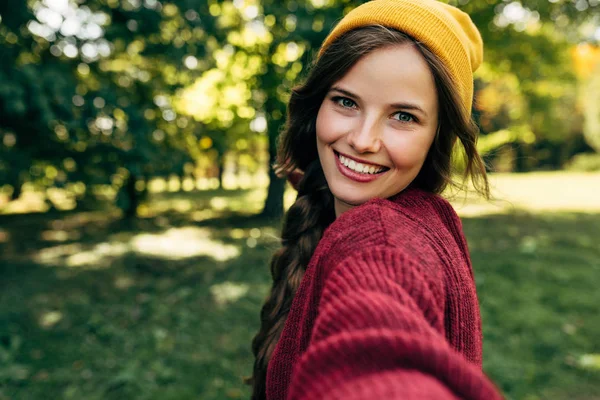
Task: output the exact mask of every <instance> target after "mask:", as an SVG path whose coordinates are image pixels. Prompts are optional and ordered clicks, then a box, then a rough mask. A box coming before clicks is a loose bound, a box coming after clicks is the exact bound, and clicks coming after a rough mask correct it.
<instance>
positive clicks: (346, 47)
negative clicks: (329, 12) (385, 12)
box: [246, 25, 489, 400]
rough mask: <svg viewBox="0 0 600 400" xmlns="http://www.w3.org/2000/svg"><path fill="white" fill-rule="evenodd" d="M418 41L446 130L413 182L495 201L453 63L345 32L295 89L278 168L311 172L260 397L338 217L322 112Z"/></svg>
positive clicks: (269, 335)
mask: <svg viewBox="0 0 600 400" xmlns="http://www.w3.org/2000/svg"><path fill="white" fill-rule="evenodd" d="M407 43H410V44H413V45H414V46H416V48H417V49H418V50H420V52H421V54H422V55H423V57H424V59H425V60H426V62H427V64H428V65H429V67H430V69H431V72H432V74H433V76H434V78H435V85H436V89H437V94H438V103H439V129H438V134H437V135H436V138H435V139H434V142H433V144H432V146H431V148H430V150H429V153H428V155H427V158H426V160H425V162H424V164H423V167H422V168H421V171H420V172H419V174H418V175H417V177H416V178H415V180H414V181H413V182H412V183H411V185H412V186H415V187H418V188H421V189H423V190H426V191H429V192H432V193H441V192H442V191H443V190H444V189H445V188H446V187H447V186H448V185H449V184H450V185H454V186H460V187H464V184H465V182H466V181H467V178H469V177H470V178H471V181H472V182H473V185H474V187H475V189H476V190H477V191H478V192H479V193H481V194H482V195H483V196H484V197H486V198H489V186H488V181H487V177H486V171H485V166H484V163H483V161H482V159H481V157H480V156H479V154H478V153H477V149H476V139H477V133H478V129H477V126H476V125H475V124H474V122H473V121H472V119H471V117H470V114H469V112H468V110H465V109H464V107H463V106H462V103H461V100H460V98H459V96H458V94H457V91H456V89H455V87H454V84H453V82H452V79H451V78H450V75H449V73H448V70H447V68H446V66H445V65H444V64H443V63H442V62H441V61H440V60H439V58H438V57H437V56H436V55H435V54H433V53H432V52H431V51H429V50H428V49H427V48H426V47H425V46H423V45H422V44H420V43H418V42H417V41H415V40H414V39H412V38H410V37H409V36H407V35H405V34H404V33H402V32H399V31H397V30H394V29H389V28H386V27H383V26H380V25H374V26H367V27H362V28H358V29H355V30H352V31H350V32H347V33H345V34H344V35H343V36H341V37H340V38H339V39H337V40H336V41H335V42H334V43H332V44H331V46H330V47H328V48H327V49H326V50H325V52H324V53H323V54H322V55H321V56H320V57H319V58H318V59H317V60H316V62H315V64H314V65H313V68H312V70H311V71H310V74H309V76H308V78H307V80H306V82H305V83H304V84H303V85H301V86H299V87H296V88H295V89H293V91H292V95H291V98H290V101H289V105H288V118H287V123H286V128H285V130H284V132H283V133H282V135H281V137H280V141H279V148H278V165H277V168H278V170H279V171H280V173H282V174H284V175H285V174H289V173H291V172H292V171H294V170H296V169H300V170H302V171H304V176H303V178H302V180H301V181H300V184H299V188H298V189H299V190H298V197H297V199H296V202H295V203H294V204H293V205H292V206H291V207H290V209H289V210H288V212H287V213H286V216H285V219H284V224H283V229H282V240H281V241H282V247H281V249H279V250H278V251H277V252H276V253H275V254H274V255H273V259H272V261H271V274H272V276H273V286H272V288H271V293H270V295H269V297H268V298H267V300H266V302H265V304H264V306H263V308H262V311H261V315H260V317H261V327H260V330H259V332H258V333H257V335H256V336H255V338H254V340H253V341H252V350H253V353H254V356H255V362H254V370H253V376H252V377H251V378H250V379H247V380H246V383H249V384H252V386H253V393H252V399H253V400H262V399H265V398H266V393H265V386H266V385H265V383H266V375H267V365H268V363H269V360H270V358H271V354H272V352H273V350H274V349H275V346H276V344H277V341H278V340H279V337H280V335H281V332H282V331H283V326H284V324H285V321H286V319H287V314H288V312H289V309H290V307H291V303H292V300H293V298H294V294H295V293H296V290H297V289H298V287H299V286H300V282H301V280H302V277H303V276H304V271H305V270H306V267H307V266H308V263H309V261H310V258H311V256H312V254H313V252H314V250H315V248H316V247H317V244H318V242H319V240H320V239H321V236H322V234H323V231H324V230H325V229H326V228H327V226H329V224H330V223H331V222H333V220H334V219H335V212H334V208H333V196H332V194H331V192H330V191H329V188H328V187H327V182H326V180H325V177H324V174H323V170H322V168H321V164H320V162H319V157H318V154H317V148H316V137H315V135H316V120H317V113H318V111H319V108H320V106H321V103H322V102H323V99H324V98H325V96H326V94H327V92H328V91H329V89H330V88H331V86H332V85H333V84H334V83H335V82H337V81H339V80H340V79H341V78H342V77H343V76H344V75H345V74H346V73H347V72H348V70H349V69H350V68H351V67H352V66H353V65H354V64H355V63H356V62H357V61H358V60H359V59H361V58H362V57H364V56H365V55H367V54H369V53H371V52H373V51H374V50H376V49H380V48H383V47H387V46H393V45H401V44H407ZM457 139H458V140H459V141H460V143H461V144H462V147H463V150H464V156H465V166H464V174H463V183H462V184H457V183H456V182H455V181H454V180H453V179H452V173H453V171H452V168H453V167H452V156H453V148H454V144H455V143H456V141H457Z"/></svg>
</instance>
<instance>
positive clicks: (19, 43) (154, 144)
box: [0, 0, 600, 216]
mask: <svg viewBox="0 0 600 400" xmlns="http://www.w3.org/2000/svg"><path fill="white" fill-rule="evenodd" d="M450 2H451V3H453V4H455V5H458V6H459V7H460V8H462V9H464V10H465V11H466V12H468V13H469V14H470V15H471V16H472V18H473V20H474V21H475V23H476V24H477V26H478V27H479V28H480V30H481V33H482V36H483V39H484V42H485V63H484V65H483V66H482V68H481V70H480V71H479V72H478V74H477V82H476V83H477V85H476V89H477V93H476V98H477V99H478V104H477V105H476V109H475V115H476V117H477V119H478V121H479V123H480V126H481V128H482V145H481V148H482V149H483V150H484V151H485V152H486V153H487V154H486V156H487V158H488V159H490V160H493V159H494V158H495V157H497V154H499V152H501V151H500V150H502V148H504V147H506V146H511V148H512V149H514V154H515V155H514V157H515V162H514V163H513V164H514V168H515V169H517V170H524V169H535V168H548V167H553V168H558V167H560V166H562V165H563V164H564V163H565V161H566V160H568V159H569V158H570V157H571V156H572V155H573V154H575V153H576V152H577V151H580V150H581V149H580V146H578V144H577V143H578V140H579V139H580V138H581V136H582V133H583V132H585V133H586V137H587V138H588V141H589V142H590V144H593V143H596V141H595V139H593V137H595V134H592V133H590V132H596V131H597V129H596V128H595V127H594V126H595V125H594V124H595V123H594V121H595V119H594V118H593V116H594V115H595V114H594V113H595V111H594V110H596V108H597V107H596V106H597V104H598V101H595V100H589V101H583V102H582V101H581V100H580V101H578V99H577V93H578V86H579V87H583V88H587V89H588V91H589V92H591V94H584V95H585V96H588V97H589V99H592V98H593V96H594V95H595V94H596V93H597V92H598V91H597V90H596V91H594V90H592V87H595V86H594V82H595V81H594V80H593V79H592V80H591V82H590V84H589V85H588V81H587V80H582V79H581V77H580V76H579V75H580V74H581V71H585V70H586V68H588V67H589V63H588V64H586V63H585V62H584V63H581V60H582V59H581V57H579V58H577V57H574V56H573V49H578V48H579V47H580V46H579V44H580V43H581V42H582V41H587V42H590V43H594V42H597V40H598V37H599V36H600V34H599V33H598V32H600V31H598V30H597V25H598V24H597V22H598V18H599V15H600V14H599V13H598V10H599V9H600V7H597V6H595V5H596V3H595V2H592V1H589V2H588V1H585V0H582V1H577V2H567V1H551V2H549V1H546V0H523V1H522V2H520V3H519V2H516V1H515V2H506V1H501V0H489V1H485V2H479V1H460V2H458V1H455V0H453V1H450ZM360 3H362V1H359V0H285V1H275V0H262V1H260V0H235V1H216V0H209V1H206V0H87V1H81V0H78V1H75V0H30V1H27V2H26V1H22V2H16V3H15V2H4V3H2V4H0V57H1V58H2V65H1V66H0V185H5V184H8V185H10V186H11V187H12V188H13V198H16V197H18V196H19V195H20V193H21V188H22V187H23V185H24V183H26V182H28V183H30V184H32V185H33V186H35V187H40V188H48V187H52V186H57V187H76V188H77V191H76V193H77V197H78V198H83V197H85V196H86V195H89V194H90V193H92V192H93V190H92V188H93V187H95V186H97V185H100V184H102V185H106V184H109V185H112V186H113V187H114V188H115V189H117V190H118V189H121V198H125V199H126V200H127V199H128V198H129V199H128V200H127V201H125V202H124V203H128V204H133V206H134V208H135V206H136V204H137V202H138V201H139V199H135V198H130V197H131V196H134V197H135V196H136V193H138V192H139V190H138V189H139V188H140V187H143V185H137V183H138V182H137V181H138V180H140V179H142V178H143V179H148V178H150V177H153V176H157V175H169V174H175V175H179V176H184V175H190V174H192V173H193V172H194V171H195V170H197V169H198V168H199V167H202V169H203V170H204V171H207V170H215V169H216V170H217V174H218V175H219V176H222V174H223V170H224V169H225V168H228V165H230V164H231V165H233V166H231V165H230V166H229V167H230V168H237V169H239V168H240V164H243V165H244V168H250V169H253V170H259V169H263V170H268V171H269V172H270V179H271V186H270V189H269V194H268V196H267V200H266V204H265V207H264V212H265V214H266V215H272V216H277V215H280V214H281V213H282V211H283V207H282V194H283V190H284V184H283V181H282V180H281V179H277V177H276V176H275V175H274V174H273V171H272V170H271V168H270V166H271V165H272V163H273V162H274V156H275V148H276V141H277V137H278V134H279V132H280V131H281V127H282V125H283V123H284V120H285V112H286V101H287V98H288V96H289V92H290V89H291V87H293V86H294V85H295V84H297V83H298V82H299V81H300V80H301V79H302V77H303V76H305V75H306V73H307V71H308V69H309V68H310V62H311V61H312V59H313V56H314V54H315V52H316V50H317V48H318V46H319V45H320V43H321V42H322V40H323V38H324V37H325V35H326V34H327V33H328V32H329V31H330V29H331V27H332V26H333V25H334V24H335V23H336V22H337V21H338V20H339V19H340V17H341V16H342V15H343V14H344V13H345V12H347V11H348V10H349V9H351V8H353V7H355V6H356V5H358V4H360ZM586 65H587V66H588V67H586ZM588 69H589V68H588ZM597 75H598V74H595V76H597ZM596 80H597V79H596ZM590 96H591V97H590ZM588 97H586V98H588ZM594 107H595V108H594ZM564 110H569V112H565V111H564ZM584 114H585V115H587V117H586V118H585V127H584V118H583V115H584ZM523 135H525V136H523ZM487 136H490V137H489V138H487ZM590 138H592V139H590ZM484 142H485V143H484ZM561 147H562V148H563V149H566V150H564V151H558V150H557V149H559V148H561ZM548 154H551V156H548ZM231 155H233V156H232V157H229V158H228V156H231ZM549 158H550V160H549ZM228 160H229V161H228ZM519 160H520V161H519ZM522 160H527V162H523V161H522ZM228 163H230V164H228ZM203 173H204V174H207V172H203ZM130 181H131V182H132V183H130ZM127 185H129V187H134V188H135V190H133V191H131V190H129V189H127V188H128V186H127Z"/></svg>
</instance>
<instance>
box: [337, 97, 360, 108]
mask: <svg viewBox="0 0 600 400" xmlns="http://www.w3.org/2000/svg"><path fill="white" fill-rule="evenodd" d="M333 101H334V102H335V103H337V104H338V105H340V106H342V107H344V108H354V107H356V103H355V102H354V101H353V100H350V99H349V98H347V97H334V98H333Z"/></svg>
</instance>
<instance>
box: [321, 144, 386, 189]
mask: <svg viewBox="0 0 600 400" xmlns="http://www.w3.org/2000/svg"><path fill="white" fill-rule="evenodd" d="M336 153H338V152H336V151H333V156H334V157H335V165H337V167H338V171H340V173H341V174H342V175H344V176H345V177H346V178H348V179H351V180H353V181H356V182H361V183H367V182H372V181H374V180H375V179H377V178H379V177H381V176H382V175H383V174H385V173H386V172H387V170H388V169H389V168H386V167H383V168H386V170H384V171H381V172H379V173H377V174H360V173H358V172H355V171H352V170H351V169H350V168H348V167H346V166H345V165H344V164H342V162H341V161H340V158H339V157H338V155H337V154H336ZM339 154H341V155H343V156H344V157H347V156H346V155H345V154H344V153H339ZM348 158H351V159H352V160H354V161H358V162H361V161H359V160H357V159H356V158H352V157H348ZM362 162H363V163H365V164H370V163H367V162H364V161H362ZM370 165H378V164H370Z"/></svg>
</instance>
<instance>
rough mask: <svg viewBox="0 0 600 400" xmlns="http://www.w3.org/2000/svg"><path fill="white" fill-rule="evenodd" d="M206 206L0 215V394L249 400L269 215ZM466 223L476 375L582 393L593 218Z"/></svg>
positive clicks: (530, 394) (535, 395)
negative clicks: (479, 339)
mask: <svg viewBox="0 0 600 400" xmlns="http://www.w3.org/2000/svg"><path fill="white" fill-rule="evenodd" d="M194 207H195V206H194ZM203 211H206V208H198V209H197V208H192V209H190V210H188V211H187V212H181V211H177V210H166V211H164V212H161V213H159V214H157V215H155V216H152V217H148V218H142V219H139V220H136V221H130V222H124V221H120V220H118V219H117V218H116V215H112V214H110V213H103V214H94V213H70V214H65V215H62V216H61V215H59V216H57V215H52V216H47V218H46V219H44V218H43V216H40V215H36V216H32V217H30V216H22V217H20V218H18V219H11V221H9V222H8V223H5V224H2V229H3V231H4V232H6V233H5V235H6V240H5V242H4V243H0V251H2V253H1V254H2V256H1V257H2V258H1V263H2V270H1V273H2V279H0V399H11V400H12V399H46V398H67V399H68V398H76V399H81V398H85V399H122V398H131V399H134V398H135V399H196V398H202V399H206V400H212V399H226V398H248V397H249V390H248V388H247V387H245V386H244V385H243V384H242V382H241V380H242V377H243V376H246V375H248V374H249V373H250V371H251V365H252V356H251V352H250V341H251V339H252V337H253V335H254V333H255V332H256V330H257V329H258V312H259V310H260V306H261V305H262V302H263V299H264V296H265V295H266V294H267V291H268V289H269V286H270V277H269V272H268V262H269V259H270V256H271V254H272V252H273V251H274V250H275V249H276V248H277V246H278V242H277V239H276V237H277V235H278V233H279V232H278V229H279V224H278V223H277V222H273V221H265V220H263V219H260V218H256V217H252V216H249V215H243V214H239V213H232V212H230V211H228V210H226V209H225V210H221V211H218V213H217V214H213V215H209V213H205V214H202V216H201V217H200V216H199V215H198V214H195V213H198V212H203ZM29 218H31V219H29ZM5 222H6V220H5ZM463 223H464V228H465V232H466V235H467V237H468V239H469V244H470V248H471V253H472V259H473V264H474V266H475V274H476V278H477V284H478V290H479V297H480V302H481V308H482V318H483V324H484V335H485V360H486V362H485V369H486V371H487V372H488V373H489V374H490V376H491V377H492V378H493V379H494V380H495V381H496V382H497V383H498V385H499V386H500V387H501V388H502V390H504V391H505V393H506V394H507V397H508V398H509V399H522V398H527V399H544V398H553V399H567V398H570V399H577V398H579V399H584V398H588V399H589V398H593V395H594V393H597V392H598V390H599V389H600V385H599V384H598V381H599V379H600V374H599V373H598V371H595V370H594V369H586V368H583V367H582V366H581V365H580V364H581V363H580V359H581V357H582V356H583V355H585V354H592V353H600V348H599V347H598V342H597V340H596V338H598V337H600V317H599V316H598V315H599V314H598V308H597V304H600V291H598V290H597V285H598V283H599V282H600V249H599V247H598V245H597V238H598V237H600V215H596V214H576V213H569V214H540V215H531V214H527V213H514V214H509V215H494V216H486V217H478V218H467V219H464V221H463ZM52 232H54V233H52ZM69 246H70V247H69ZM48 249H50V250H48ZM52 249H53V250H52ZM52 251H54V252H52ZM40 254H42V255H43V254H45V255H46V257H45V258H44V257H40ZM82 254H83V255H86V257H87V258H86V257H83V256H82ZM578 396H579V397H578Z"/></svg>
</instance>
